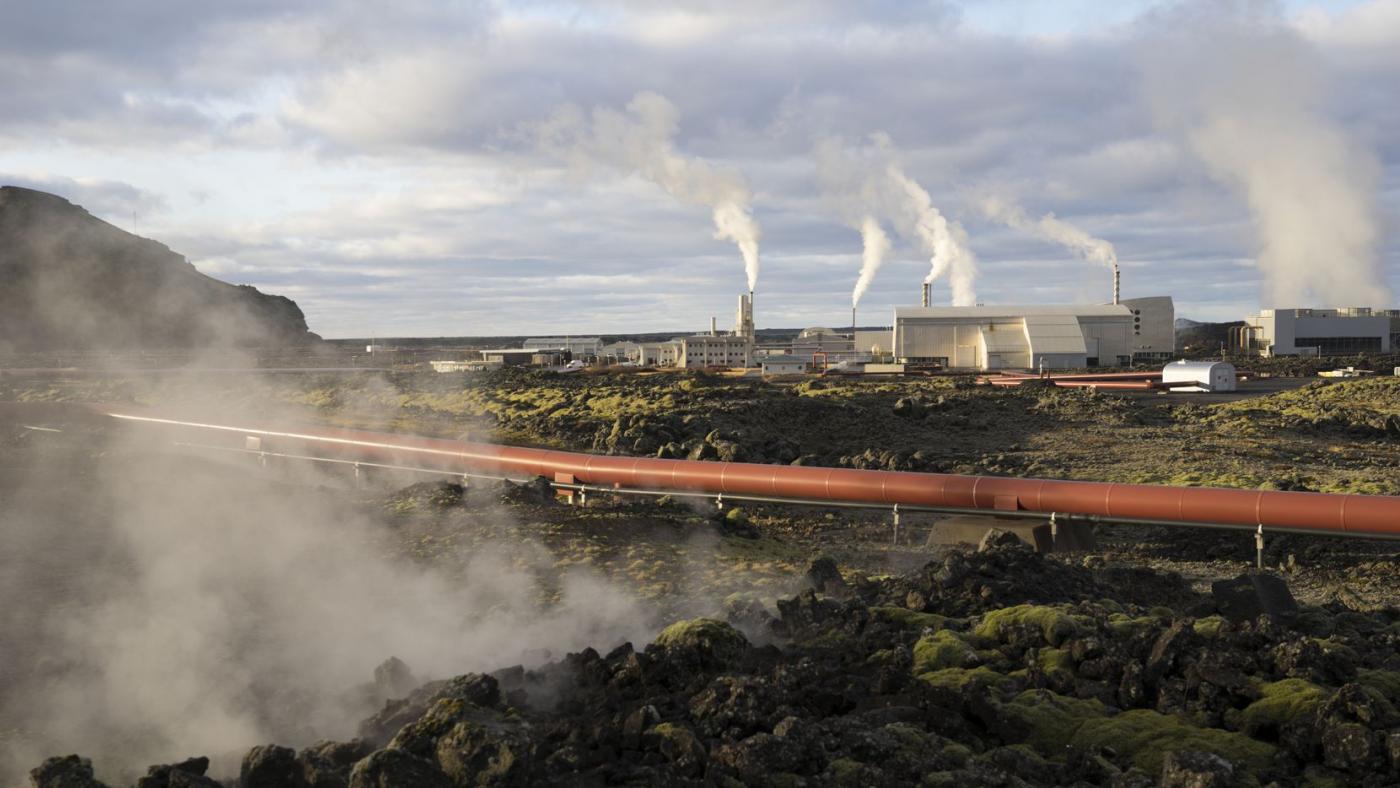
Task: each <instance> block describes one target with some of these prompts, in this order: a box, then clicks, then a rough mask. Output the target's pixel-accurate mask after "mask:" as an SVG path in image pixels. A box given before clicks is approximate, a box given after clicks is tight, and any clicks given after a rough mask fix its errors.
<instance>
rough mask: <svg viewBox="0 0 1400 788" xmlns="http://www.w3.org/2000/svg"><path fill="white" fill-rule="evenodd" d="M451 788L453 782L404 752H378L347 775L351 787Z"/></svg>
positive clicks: (422, 760)
mask: <svg viewBox="0 0 1400 788" xmlns="http://www.w3.org/2000/svg"><path fill="white" fill-rule="evenodd" d="M410 786H412V787H413V788H453V786H452V780H451V779H449V778H448V776H447V775H445V774H443V773H442V771H441V770H439V769H438V768H437V765H436V764H434V763H433V762H431V761H429V760H426V759H424V758H419V757H416V756H414V755H410V754H408V753H407V752H404V751H403V750H394V749H388V750H379V751H377V752H375V753H373V754H371V755H369V756H368V757H366V758H365V759H364V760H362V761H360V762H359V763H357V764H355V768H354V769H353V770H352V771H351V772H350V788H410Z"/></svg>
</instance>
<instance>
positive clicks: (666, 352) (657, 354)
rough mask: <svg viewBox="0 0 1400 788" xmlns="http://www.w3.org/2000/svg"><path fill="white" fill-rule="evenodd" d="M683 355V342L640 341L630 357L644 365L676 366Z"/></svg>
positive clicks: (674, 340)
mask: <svg viewBox="0 0 1400 788" xmlns="http://www.w3.org/2000/svg"><path fill="white" fill-rule="evenodd" d="M680 357H681V342H680V340H676V339H673V340H671V341H669V342H639V343H637V345H636V348H635V349H634V350H633V353H632V355H631V356H630V359H631V360H632V361H633V362H635V363H637V364H640V365H641V366H644V367H674V366H676V365H677V362H678V361H679V359H680Z"/></svg>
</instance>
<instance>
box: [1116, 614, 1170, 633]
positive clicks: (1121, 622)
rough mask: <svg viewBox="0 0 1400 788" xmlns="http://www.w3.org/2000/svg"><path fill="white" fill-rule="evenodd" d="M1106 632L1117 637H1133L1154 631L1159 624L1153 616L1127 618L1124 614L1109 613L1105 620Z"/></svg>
mask: <svg viewBox="0 0 1400 788" xmlns="http://www.w3.org/2000/svg"><path fill="white" fill-rule="evenodd" d="M1105 623H1106V624H1107V626H1108V631H1109V632H1112V633H1113V634H1114V635H1115V636H1117V637H1133V636H1135V635H1139V634H1142V633H1144V632H1149V631H1151V630H1153V629H1156V628H1157V627H1158V626H1159V625H1160V624H1161V622H1160V620H1158V619H1157V618H1156V617H1155V616H1137V617H1133V616H1129V615H1127V614H1126V613H1111V614H1109V616H1108V618H1107V619H1106V620H1105Z"/></svg>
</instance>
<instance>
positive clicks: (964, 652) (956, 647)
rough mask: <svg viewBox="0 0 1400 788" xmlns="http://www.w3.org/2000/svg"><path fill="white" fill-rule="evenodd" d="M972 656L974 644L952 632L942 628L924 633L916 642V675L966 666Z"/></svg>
mask: <svg viewBox="0 0 1400 788" xmlns="http://www.w3.org/2000/svg"><path fill="white" fill-rule="evenodd" d="M972 658H973V651H972V646H969V645H968V644H967V642H966V641H964V640H963V639H962V638H960V637H958V636H957V635H955V634H953V633H952V632H950V631H948V630H946V629H940V630H938V631H937V632H934V633H933V634H930V635H924V636H923V637H921V638H919V642H918V643H915V644H914V675H916V676H917V675H920V674H923V673H930V672H932V671H935V670H942V669H944V668H961V667H965V666H967V664H968V663H969V661H971V660H972Z"/></svg>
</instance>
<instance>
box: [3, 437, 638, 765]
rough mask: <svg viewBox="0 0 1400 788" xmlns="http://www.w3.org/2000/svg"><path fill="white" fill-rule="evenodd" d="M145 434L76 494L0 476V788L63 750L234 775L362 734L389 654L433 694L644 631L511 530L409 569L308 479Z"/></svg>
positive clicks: (589, 578)
mask: <svg viewBox="0 0 1400 788" xmlns="http://www.w3.org/2000/svg"><path fill="white" fill-rule="evenodd" d="M135 437H136V440H135V442H134V443H132V444H131V445H128V444H127V443H125V442H122V441H117V442H114V445H111V446H105V447H103V448H105V449H107V450H108V451H110V455H109V456H110V458H104V459H102V460H99V461H97V462H96V464H95V466H94V467H93V468H92V469H89V470H88V472H87V473H85V474H84V476H83V477H82V481H75V480H74V478H73V477H72V476H71V475H70V474H71V473H72V470H71V468H70V463H69V460H68V458H67V455H66V454H61V455H56V456H54V457H52V458H48V459H41V460H40V461H39V462H38V463H37V464H36V465H35V467H34V469H33V473H32V477H31V478H29V479H20V480H18V481H17V482H16V480H14V479H6V478H5V477H4V476H3V475H0V493H10V492H15V491H16V490H17V491H18V492H19V494H18V495H16V496H14V497H13V498H11V500H10V503H9V505H7V507H5V508H4V509H3V510H0V590H3V591H6V592H7V596H6V598H7V599H8V600H9V602H10V603H11V607H12V609H9V610H0V656H3V657H6V658H7V659H6V660H3V661H0V662H3V664H0V784H5V785H12V784H14V785H17V784H20V783H21V782H22V781H23V779H24V777H23V773H24V770H26V769H28V768H30V767H33V766H36V765H38V764H39V763H40V762H41V761H42V760H43V759H44V758H45V757H47V756H49V755H54V754H62V753H67V752H80V753H82V754H84V755H85V756H88V757H92V758H93V759H94V763H95V764H96V765H97V767H98V768H99V770H101V771H103V772H106V773H107V774H108V775H114V776H117V777H118V778H119V779H122V780H127V781H128V782H129V781H130V779H134V778H133V777H132V775H134V774H139V773H140V770H141V769H142V768H143V767H144V766H145V765H147V764H151V763H168V762H172V761H174V760H179V759H181V758H184V757H186V756H190V755H208V756H211V758H213V759H214V760H215V761H216V771H218V772H219V773H221V774H228V773H236V772H237V761H236V760H230V759H236V758H238V757H241V754H242V752H244V751H246V749H247V748H248V747H250V746H252V745H255V744H260V743H266V742H269V741H276V742H279V743H281V744H284V745H292V746H300V745H304V744H308V743H310V742H311V741H313V740H315V739H317V738H335V739H342V740H343V739H346V738H349V737H350V736H353V735H354V734H355V723H356V722H357V721H358V720H360V719H362V718H364V717H366V716H368V715H369V714H370V713H372V712H373V711H374V710H376V707H375V706H374V705H373V704H375V703H376V702H378V703H380V704H382V701H383V698H382V697H378V698H375V697H368V696H365V695H364V694H363V693H362V692H357V691H356V687H357V686H359V685H362V684H364V683H365V682H367V681H368V680H369V679H370V677H371V675H372V672H373V669H374V667H375V665H376V664H378V663H380V662H381V661H382V660H384V659H386V658H387V657H389V656H391V655H393V656H398V657H400V658H402V659H403V660H405V661H406V662H407V663H408V665H409V666H410V668H411V669H412V670H413V671H414V673H415V675H416V676H417V677H418V678H419V679H427V678H442V677H448V676H452V675H456V674H460V673H465V672H468V671H472V670H477V671H489V670H494V669H497V668H501V667H504V666H508V665H510V664H512V663H525V664H527V665H528V664H531V663H538V662H540V661H542V660H543V659H545V658H546V655H547V654H548V653H553V655H554V656H555V657H557V656H560V655H562V653H563V652H565V651H568V650H577V649H579V648H582V647H583V646H587V645H592V646H596V647H599V648H608V647H610V646H611V645H615V644H617V643H620V642H622V641H624V640H630V641H632V642H637V643H641V642H645V641H646V640H647V639H649V637H650V636H651V634H652V633H653V632H654V631H655V628H654V623H653V618H652V612H651V611H650V610H649V609H648V608H646V607H645V606H644V605H643V604H642V603H640V602H639V601H637V600H636V599H635V598H634V597H633V596H631V595H630V594H627V593H625V592H623V591H622V590H620V589H618V588H617V587H615V586H613V585H611V584H610V583H609V582H608V581H606V580H605V579H604V578H603V577H602V576H601V575H599V574H595V573H592V572H589V571H586V570H584V571H577V572H567V573H564V574H562V575H561V574H558V573H557V571H556V570H555V568H554V560H555V559H554V556H552V555H551V554H550V552H549V551H548V550H547V549H546V548H545V547H544V546H543V545H539V544H532V543H529V542H522V541H520V540H518V539H507V538H505V537H504V536H503V537H501V538H498V539H494V540H493V541H491V542H489V543H486V544H482V545H480V546H478V547H475V548H473V549H472V552H471V553H470V555H469V556H467V557H466V559H467V560H465V562H464V563H462V564H458V565H457V566H456V567H453V566H452V564H451V563H448V564H441V565H440V564H430V565H424V564H420V563H415V562H411V561H409V560H407V559H406V558H399V557H398V556H396V555H395V553H396V552H397V551H398V550H399V549H400V548H399V547H396V545H398V544H401V543H400V542H398V541H397V540H399V539H400V538H401V537H398V536H396V535H395V534H394V533H393V532H392V529H389V528H388V527H386V525H384V524H383V523H382V522H380V521H378V520H376V519H375V518H374V517H372V516H370V514H369V513H367V512H366V507H365V505H364V504H363V503H357V502H356V499H355V496H354V495H352V494H349V493H346V492H343V491H342V492H335V493H333V492H330V491H328V490H324V489H323V490H317V489H316V488H317V487H318V486H320V485H321V484H322V483H324V482H326V481H327V479H326V478H325V477H322V476H320V475H319V474H317V473H316V472H315V471H314V470H312V469H309V468H306V467H298V466H288V467H284V468H280V469H278V471H277V479H276V480H275V481H268V480H266V479H261V478H257V477H256V476H249V474H250V470H249V469H248V468H247V466H246V465H239V466H236V467H225V466H221V465H217V464H215V463H214V461H213V460H210V459H209V458H205V457H189V458H163V457H160V456H153V455H148V454H145V453H142V452H143V450H144V449H145V448H146V447H147V445H148V444H151V443H152V441H151V440H150V438H149V437H145V436H141V435H137V436H135ZM30 453H31V454H32V453H33V452H30ZM254 473H255V472H254ZM302 477H304V479H302V480H303V481H305V482H306V483H307V485H306V486H295V487H293V486H285V487H284V486H281V485H280V484H279V482H285V481H291V480H293V479H301V478H302ZM78 484H81V485H82V490H83V492H82V495H81V496H78V498H80V499H81V500H75V499H74V496H73V495H72V493H71V492H70V491H69V488H71V487H72V486H73V485H78ZM16 485H18V486H17V487H16ZM342 499H349V500H342ZM508 517H509V513H508V512H507V511H505V510H498V511H495V512H491V513H486V512H483V513H481V515H480V519H478V520H475V521H474V522H477V523H485V522H500V521H501V519H503V518H508ZM414 522H415V521H412V520H402V519H401V520H399V521H397V522H396V525H397V528H399V529H404V528H414V527H416V526H414V525H413V523H414ZM478 527H481V526H478ZM430 544H434V545H442V544H443V543H442V542H440V541H438V542H431V543H430ZM75 566H76V567H81V568H82V569H81V571H77V572H75V571H74V570H73V567H75ZM545 592H551V593H553V595H554V601H552V602H551V603H549V604H542V603H541V598H542V596H541V595H542V593H545ZM11 727H18V728H21V729H23V730H24V731H25V733H24V735H22V736H17V737H11V736H7V735H6V734H7V729H9V728H11ZM122 784H127V783H126V782H123V783H122Z"/></svg>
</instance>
